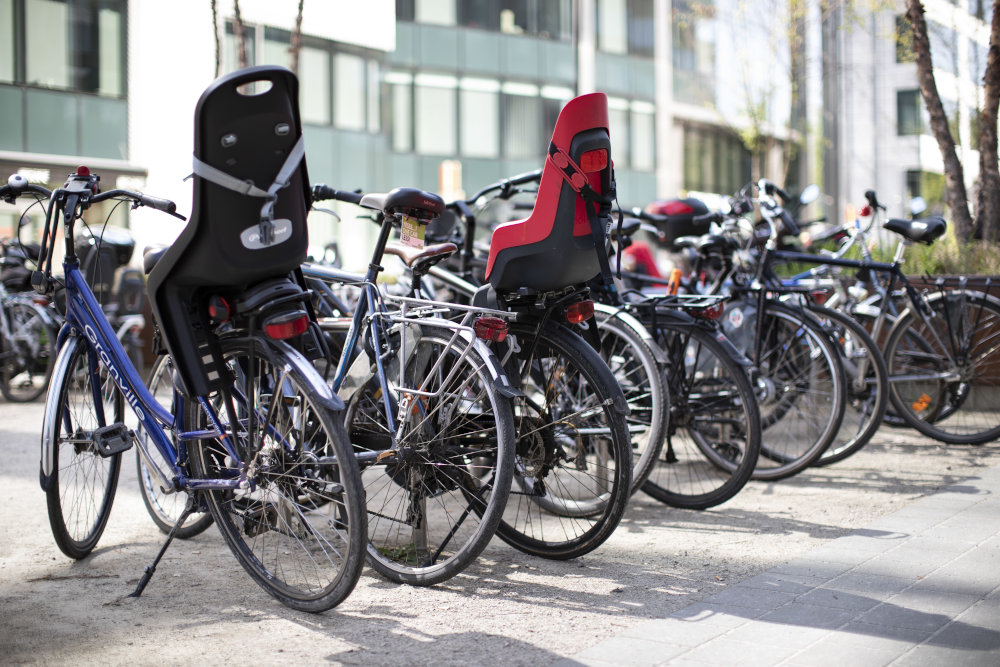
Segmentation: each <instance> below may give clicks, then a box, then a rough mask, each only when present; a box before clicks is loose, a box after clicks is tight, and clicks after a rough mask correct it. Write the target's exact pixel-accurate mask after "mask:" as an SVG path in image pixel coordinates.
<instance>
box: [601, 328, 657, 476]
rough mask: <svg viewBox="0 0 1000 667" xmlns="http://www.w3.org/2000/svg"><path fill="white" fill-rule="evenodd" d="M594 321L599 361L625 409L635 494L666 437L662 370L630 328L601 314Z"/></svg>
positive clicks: (651, 350)
mask: <svg viewBox="0 0 1000 667" xmlns="http://www.w3.org/2000/svg"><path fill="white" fill-rule="evenodd" d="M594 319H595V320H596V321H597V330H598V332H599V333H600V336H601V358H602V359H604V360H605V362H606V363H607V364H608V368H610V369H611V372H612V373H613V374H614V376H615V380H616V381H617V382H618V386H619V387H621V389H622V392H623V393H624V394H625V402H626V403H628V407H629V411H628V416H627V417H626V420H627V422H628V430H629V439H630V441H631V444H632V493H635V492H636V491H638V490H639V489H640V488H641V487H642V485H643V482H645V481H646V479H647V478H648V477H649V474H650V472H651V471H652V469H653V465H654V464H655V463H656V459H657V457H658V456H659V454H660V450H661V449H662V448H663V441H664V439H665V438H666V434H667V418H668V414H669V413H668V405H669V401H668V400H667V390H666V387H665V386H664V376H663V370H662V368H661V364H660V362H659V361H658V360H657V358H656V354H655V353H654V352H653V349H652V348H651V347H650V345H649V343H647V342H646V340H645V339H644V338H643V336H642V335H641V334H640V333H639V332H638V331H636V329H635V328H634V325H632V324H630V323H627V322H625V321H624V320H622V319H620V318H619V317H616V316H615V315H613V314H610V313H607V312H604V311H597V312H595V313H594ZM636 324H637V325H638V326H640V327H641V326H642V325H641V324H639V323H638V322H636ZM647 335H648V334H647Z"/></svg>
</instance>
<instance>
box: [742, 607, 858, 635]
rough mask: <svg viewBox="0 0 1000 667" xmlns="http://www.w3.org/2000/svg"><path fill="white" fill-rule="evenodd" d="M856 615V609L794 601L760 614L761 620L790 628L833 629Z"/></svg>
mask: <svg viewBox="0 0 1000 667" xmlns="http://www.w3.org/2000/svg"><path fill="white" fill-rule="evenodd" d="M857 615H858V612H856V611H850V610H845V609H836V608H833V607H822V606H818V605H811V604H803V603H801V602H798V601H796V602H792V603H790V604H786V605H785V606H783V607H781V608H780V609H776V610H775V611H772V612H771V613H770V614H765V615H763V616H761V620H763V621H767V622H769V623H783V624H785V625H788V626H793V627H792V628H790V630H794V628H797V627H802V628H819V629H826V630H835V629H837V628H839V627H841V626H842V625H844V624H845V623H848V622H850V621H851V620H852V619H854V618H856V617H857Z"/></svg>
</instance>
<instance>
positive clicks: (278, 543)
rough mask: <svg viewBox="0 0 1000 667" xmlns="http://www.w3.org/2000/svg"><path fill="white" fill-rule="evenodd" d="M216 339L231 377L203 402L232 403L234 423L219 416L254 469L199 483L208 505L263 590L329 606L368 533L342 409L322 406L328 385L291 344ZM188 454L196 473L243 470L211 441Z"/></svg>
mask: <svg viewBox="0 0 1000 667" xmlns="http://www.w3.org/2000/svg"><path fill="white" fill-rule="evenodd" d="M219 343H220V347H221V351H222V355H223V357H224V359H225V361H226V364H227V367H228V368H229V372H230V374H231V375H232V378H233V379H232V384H231V385H230V386H228V387H224V388H223V389H221V390H219V391H218V392H215V393H214V394H213V395H212V396H211V397H209V403H210V404H212V405H218V406H220V408H221V407H222V406H225V405H226V403H228V402H229V401H230V400H233V401H234V404H235V406H236V407H235V411H236V418H237V419H238V423H237V424H235V425H234V424H233V423H232V421H231V419H230V411H228V410H223V409H220V410H219V413H220V414H219V418H220V419H223V420H226V421H224V426H225V427H226V436H227V437H228V438H229V439H230V441H231V442H233V443H234V447H235V448H236V450H237V452H238V453H239V455H240V458H241V459H244V461H243V463H244V464H246V465H247V466H249V468H250V469H251V474H250V479H249V480H248V481H249V482H250V484H249V485H247V486H246V487H244V488H239V489H235V490H207V491H204V492H203V493H204V496H205V498H206V501H207V503H208V509H209V512H210V513H211V514H212V517H213V519H214V520H215V524H216V526H218V528H219V532H220V533H221V534H222V537H223V539H224V540H225V542H226V543H227V545H228V546H229V548H230V550H231V551H232V552H233V555H234V556H235V557H236V560H237V561H239V563H240V565H242V566H243V569H244V570H246V572H247V573H248V574H249V575H250V577H251V578H252V579H253V580H254V581H255V582H256V583H257V584H258V585H260V587H261V588H263V589H264V590H265V591H267V592H268V593H269V594H270V595H271V596H273V597H274V598H275V599H277V600H279V601H280V602H281V603H282V604H284V605H286V606H288V607H290V608H292V609H296V610H298V611H305V612H311V613H317V612H322V611H326V610H328V609H330V608H332V607H334V606H336V605H337V604H339V603H340V602H341V601H343V600H344V599H345V598H346V597H347V596H348V595H349V594H350V592H351V591H352V590H353V589H354V586H355V584H356V583H357V581H358V578H359V577H360V575H361V569H362V567H363V566H364V545H365V539H364V537H365V535H366V532H367V530H366V522H365V514H364V509H363V504H362V503H363V498H364V496H363V493H364V491H363V489H362V486H361V477H360V474H359V472H358V469H357V465H356V462H355V460H354V455H353V453H352V452H351V449H350V445H349V444H348V441H347V434H346V433H345V431H344V426H343V423H342V416H341V415H340V414H338V413H334V412H333V411H331V410H330V409H329V408H328V407H326V405H325V403H324V400H323V396H329V388H328V387H327V386H326V385H325V384H324V383H322V381H321V379H320V378H319V377H318V375H316V374H315V372H314V371H312V369H310V368H308V363H307V362H306V361H305V360H304V359H302V358H301V357H300V356H299V355H298V353H297V352H295V351H294V350H292V348H291V347H290V346H288V345H285V344H283V343H278V342H270V341H269V342H266V343H265V342H264V341H261V340H259V339H254V338H242V337H239V336H238V335H234V336H229V337H222V338H220V341H219ZM251 359H253V362H252V365H251ZM248 400H249V401H252V405H253V406H254V410H253V411H250V410H249V409H248V407H247V401H248ZM251 415H253V416H254V420H253V422H254V424H253V425H251V424H250V421H251V420H249V419H248V417H249V416H251ZM278 436H280V437H278ZM189 453H190V457H191V467H192V472H193V473H194V475H195V476H201V477H205V478H211V479H225V478H231V477H238V476H239V474H240V473H241V472H242V471H241V470H240V468H241V467H242V466H243V464H239V466H238V467H235V468H234V467H233V465H234V464H233V461H232V459H231V458H230V457H228V454H227V452H226V450H225V449H224V448H223V447H222V444H221V443H220V441H219V440H217V439H216V440H200V441H197V442H194V443H191V444H190V445H189ZM296 559H298V560H296Z"/></svg>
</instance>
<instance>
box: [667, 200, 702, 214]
mask: <svg viewBox="0 0 1000 667" xmlns="http://www.w3.org/2000/svg"><path fill="white" fill-rule="evenodd" d="M662 208H663V210H662V213H663V214H664V215H687V214H688V213H694V207H693V206H691V204H688V203H687V202H682V201H677V200H676V199H672V200H670V201H668V202H667V203H665V204H664V205H663V207H662Z"/></svg>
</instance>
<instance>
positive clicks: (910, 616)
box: [858, 603, 951, 633]
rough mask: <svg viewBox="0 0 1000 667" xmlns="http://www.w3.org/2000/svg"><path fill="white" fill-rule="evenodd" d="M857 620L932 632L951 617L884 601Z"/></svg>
mask: <svg viewBox="0 0 1000 667" xmlns="http://www.w3.org/2000/svg"><path fill="white" fill-rule="evenodd" d="M858 620H860V621H862V622H864V623H868V624H870V625H883V626H889V627H895V628H910V629H913V630H922V631H924V632H927V633H932V632H935V631H936V630H938V629H939V628H942V627H944V626H945V625H946V624H947V623H948V622H949V621H950V620H951V619H950V618H949V617H948V616H945V615H944V614H935V613H933V612H927V611H918V610H915V609H907V608H905V607H900V606H898V605H894V604H890V603H884V604H880V605H879V606H877V607H875V608H874V609H872V610H871V611H869V612H867V613H866V614H864V615H862V616H861V617H860V618H859V619H858Z"/></svg>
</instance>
